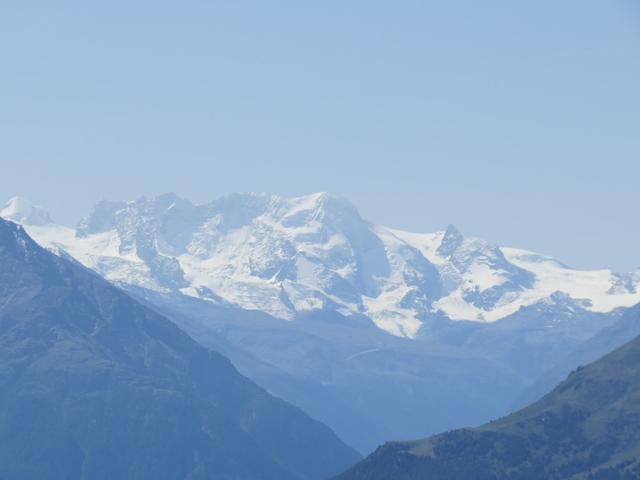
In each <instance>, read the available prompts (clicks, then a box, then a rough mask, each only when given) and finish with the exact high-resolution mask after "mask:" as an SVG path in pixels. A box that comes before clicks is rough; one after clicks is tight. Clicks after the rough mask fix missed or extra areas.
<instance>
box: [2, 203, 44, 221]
mask: <svg viewBox="0 0 640 480" xmlns="http://www.w3.org/2000/svg"><path fill="white" fill-rule="evenodd" d="M0 217H2V218H5V219H7V220H11V221H13V222H16V223H21V224H24V225H48V224H51V223H53V222H52V220H51V216H50V215H49V213H48V212H47V211H45V210H44V209H43V208H42V207H39V206H37V205H33V204H32V203H30V202H29V201H28V200H27V199H25V198H22V197H13V198H11V199H10V200H9V201H8V202H7V203H6V205H5V206H4V207H3V208H2V210H0Z"/></svg>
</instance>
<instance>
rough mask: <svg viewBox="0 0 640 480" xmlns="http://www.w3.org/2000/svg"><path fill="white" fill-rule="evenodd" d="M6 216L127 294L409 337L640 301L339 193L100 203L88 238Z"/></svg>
mask: <svg viewBox="0 0 640 480" xmlns="http://www.w3.org/2000/svg"><path fill="white" fill-rule="evenodd" d="M0 216H2V217H4V218H7V219H10V220H14V221H16V222H18V223H21V224H23V225H24V226H25V227H26V229H27V230H28V232H29V234H30V235H32V236H33V237H34V238H35V239H36V240H37V241H39V242H40V243H41V244H43V245H45V246H47V247H49V248H51V249H53V250H62V251H64V252H66V253H68V254H70V255H71V256H73V257H75V258H76V259H77V260H78V261H80V262H81V263H83V264H85V265H86V266H88V267H90V268H92V269H94V270H96V271H97V272H99V273H100V274H101V275H103V276H104V277H106V278H107V279H109V280H111V281H113V282H115V283H117V284H121V285H129V286H136V287H142V288H145V289H149V290H154V291H157V292H165V293H167V292H181V293H182V294H185V295H188V296H192V297H197V298H200V299H203V300H207V301H209V302H214V303H218V304H231V305H236V306H239V307H241V308H243V309H246V310H260V311H263V312H266V313H268V314H270V315H272V316H274V317H276V318H280V319H285V320H293V319H295V318H296V317H298V316H300V315H304V314H307V313H310V312H319V311H320V312H321V311H331V312H337V313H339V314H341V315H343V316H347V317H348V316H357V317H359V316H365V317H367V318H369V319H370V320H371V321H372V322H373V323H375V325H376V326H378V327H379V328H380V329H382V330H384V331H386V332H389V333H391V334H393V335H397V336H402V337H409V338H414V337H416V336H417V334H418V331H419V330H420V328H421V326H422V325H423V322H424V321H425V320H427V319H429V318H430V317H433V316H437V315H442V314H444V315H446V316H447V317H449V318H450V319H453V320H472V321H483V322H493V321H496V320H499V319H501V318H504V317H507V316H509V315H511V314H513V313H514V312H516V311H518V310H519V309H520V308H521V307H526V306H530V305H535V304H538V303H540V302H541V301H542V302H544V301H545V300H547V299H549V301H552V300H551V299H553V298H554V295H557V294H563V295H564V296H566V297H567V298H568V299H569V300H570V301H573V302H575V305H576V306H579V307H581V308H585V309H586V310H590V311H594V312H608V311H611V310H613V309H615V308H617V307H628V306H631V305H633V304H635V303H638V302H640V274H638V272H636V273H633V274H629V275H620V274H617V273H614V272H612V271H610V270H594V271H581V270H575V269H571V268H569V267H567V266H565V265H563V264H562V263H560V262H558V261H556V260H554V259H552V258H550V257H547V256H544V255H540V254H536V253H533V252H529V251H525V250H518V249H513V248H501V247H498V246H495V245H491V244H489V243H488V242H485V241H484V240H481V239H478V238H469V237H464V236H463V235H462V234H461V233H460V232H458V231H457V230H456V229H455V228H454V227H453V226H449V227H448V228H447V229H446V231H443V232H436V233H430V234H416V233H409V232H404V231H399V230H393V229H389V228H385V227H381V226H377V225H372V224H371V223H369V222H367V221H365V220H364V219H362V218H361V216H360V215H359V213H358V211H357V209H356V208H355V207H354V206H353V205H352V204H351V203H349V202H348V201H347V200H345V199H343V198H340V197H336V196H333V195H329V194H326V193H319V194H314V195H309V196H303V197H296V198H282V197H278V196H270V195H263V194H235V195H230V196H227V197H223V198H220V199H218V200H215V201H213V202H211V203H207V204H202V205H195V204H193V203H191V202H189V201H188V200H185V199H182V198H180V197H178V196H176V195H174V194H166V195H161V196H159V197H156V198H140V199H138V200H136V201H131V202H100V203H98V204H97V205H95V207H94V208H93V210H92V212H91V214H90V215H89V216H88V217H87V218H86V219H84V220H83V221H82V222H81V223H80V225H79V226H78V228H77V229H72V228H69V227H65V226H61V225H57V224H55V223H53V222H52V221H51V219H50V217H49V215H48V214H47V213H46V212H44V211H43V210H42V209H41V208H39V207H34V206H32V205H30V204H29V203H28V202H27V201H25V200H23V199H19V198H14V199H12V200H10V202H9V203H8V204H7V206H6V207H5V208H4V209H3V210H2V211H1V212H0Z"/></svg>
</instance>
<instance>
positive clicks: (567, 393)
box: [336, 307, 640, 480]
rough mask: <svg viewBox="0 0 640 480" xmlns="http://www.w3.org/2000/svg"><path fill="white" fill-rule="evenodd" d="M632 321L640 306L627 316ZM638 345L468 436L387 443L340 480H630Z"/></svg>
mask: <svg viewBox="0 0 640 480" xmlns="http://www.w3.org/2000/svg"><path fill="white" fill-rule="evenodd" d="M632 312H633V315H634V316H635V318H636V321H640V307H636V308H635V309H633V311H632ZM639 476H640V338H636V339H635V340H632V341H631V342H629V343H627V344H626V345H624V346H623V347H621V348H619V349H618V350H615V351H614V352H612V353H610V354H608V355H606V356H605V357H604V358H602V359H601V360H599V361H597V362H595V363H592V364H590V365H588V366H587V367H584V368H579V369H578V370H576V371H574V372H572V373H571V374H570V375H569V377H568V378H567V379H566V380H565V381H564V382H562V383H561V384H560V385H559V386H558V387H556V388H555V389H554V390H553V391H552V392H551V393H549V394H548V395H546V396H545V397H543V398H542V399H541V400H540V401H538V402H536V403H534V404H533V405H531V406H530V407H527V408H525V409H523V410H521V411H519V412H516V413H514V414H512V415H509V416H507V417H505V418H502V419H500V420H497V421H495V422H492V423H489V424H487V425H485V426H483V427H479V428H475V429H463V430H456V431H451V432H448V433H444V434H441V435H436V436H434V437H432V438H430V439H427V440H420V441H415V442H405V443H391V444H387V445H384V446H383V447H380V448H379V449H378V450H377V451H376V452H375V453H374V454H372V455H371V456H370V457H368V458H367V459H365V460H364V461H363V462H361V463H360V464H358V465H356V466H355V467H353V468H352V469H350V470H349V471H348V472H346V473H344V474H342V475H339V476H338V477H336V478H337V479H340V480H359V479H363V480H364V479H366V480H376V479H381V480H382V479H388V478H394V479H397V480H405V479H406V480H409V479H418V478H419V479H425V480H426V479H429V480H438V479H442V480H445V479H446V480H456V479H460V480H462V479H464V480H489V479H491V480H499V479H509V480H520V479H522V480H524V479H538V478H545V479H550V480H553V479H558V480H559V479H607V480H609V479H611V480H615V479H635V478H638V477H639Z"/></svg>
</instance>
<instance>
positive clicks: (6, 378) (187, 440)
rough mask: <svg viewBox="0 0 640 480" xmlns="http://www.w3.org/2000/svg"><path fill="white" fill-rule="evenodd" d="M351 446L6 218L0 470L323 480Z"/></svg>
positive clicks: (12, 475) (16, 474)
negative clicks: (39, 242)
mask: <svg viewBox="0 0 640 480" xmlns="http://www.w3.org/2000/svg"><path fill="white" fill-rule="evenodd" d="M357 458H358V456H357V454H356V453H355V451H353V450H352V449H351V448H349V447H347V446H346V445H344V444H343V443H342V442H341V441H340V440H339V439H338V438H337V437H336V436H335V435H334V434H333V432H332V431H331V430H330V429H328V428H327V427H325V426H324V425H322V424H321V423H319V422H316V421H314V420H312V419H311V418H309V417H307V416H306V415H305V414H304V413H303V412H301V411H300V410H298V409H296V408H295V407H292V406H290V405H289V404H287V403H285V402H283V401H280V400H278V399H275V398H273V397H271V396H270V395H269V394H267V393H266V392H265V391H264V390H262V389H261V388H259V387H258V386H256V385H255V384H254V383H253V382H251V381H250V380H248V379H247V378H245V377H243V376H241V375H240V374H239V373H238V372H237V371H236V370H235V368H234V367H233V366H232V365H231V363H230V362H229V361H228V360H227V359H225V358H224V357H222V356H221V355H219V354H216V353H213V352H211V351H209V350H207V349H205V348H203V347H201V346H200V345H198V344H197V343H196V342H195V341H193V340H192V339H191V338H190V337H189V336H187V335H186V334H185V333H183V332H182V331H181V330H179V329H178V328H177V327H176V326H175V325H174V324H173V323H171V322H170V321H168V320H166V319H165V318H163V317H161V316H159V315H158V314H156V313H154V312H153V311H151V310H150V309H148V308H146V307H144V306H142V305H141V304H139V303H137V302H136V301H134V300H133V299H131V298H130V297H129V296H128V295H126V294H125V293H123V292H121V291H120V290H119V289H117V288H115V287H113V286H112V285H110V284H109V283H107V282H106V281H104V280H103V279H101V278H100V277H98V276H97V275H95V274H94V273H92V272H90V271H89V270H87V269H85V268H84V267H82V266H80V265H78V264H76V263H75V262H73V261H71V260H67V259H64V258H61V257H58V256H55V255H53V254H51V253H49V252H47V251H46V250H44V249H42V248H41V247H39V246H38V245H36V244H35V243H34V242H33V241H32V240H31V238H29V236H28V235H27V234H26V233H25V232H24V230H23V229H22V228H21V227H19V226H17V225H15V224H13V223H10V222H6V221H4V220H2V219H0V479H2V480H9V479H11V480H23V479H34V480H35V479H74V480H76V479H91V480H99V479H114V478H118V479H128V478H131V479H133V478H135V479H138V480H144V479H158V478H162V479H194V480H196V479H237V480H241V479H255V478H261V479H274V480H276V479H278V480H280V479H291V480H303V479H321V478H327V477H329V476H331V475H332V474H335V473H337V472H339V471H340V470H342V469H344V468H346V467H348V466H349V465H350V464H352V463H353V462H354V461H355V460H357Z"/></svg>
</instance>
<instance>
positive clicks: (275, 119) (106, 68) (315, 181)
mask: <svg viewBox="0 0 640 480" xmlns="http://www.w3.org/2000/svg"><path fill="white" fill-rule="evenodd" d="M0 62H1V63H0V195H3V196H4V197H9V196H12V195H15V194H21V195H24V196H27V197H28V198H30V199H32V200H33V201H35V202H36V203H40V204H43V205H45V206H47V208H48V209H49V210H50V211H51V212H52V213H53V215H54V216H55V217H56V218H57V219H59V220H61V221H63V222H67V223H73V222H75V221H76V220H77V219H78V218H79V217H81V216H82V215H84V214H85V213H86V212H87V211H88V210H89V208H90V205H91V204H92V203H93V202H94V201H96V200H99V199H103V198H108V199H131V198H135V197H138V196H139V195H142V194H147V195H149V194H151V195H153V194H158V193H162V192H166V191H175V192H177V193H179V194H182V195H184V196H186V197H188V198H191V199H192V200H194V201H206V200H209V199H212V198H215V197H218V196H220V195H223V194H225V193H230V192H234V191H264V192H270V193H279V194H283V195H295V194H304V193H310V192H314V191H320V190H323V191H324V190H326V191H330V192H334V193H338V194H342V195H345V196H346V197H348V198H350V199H351V200H352V201H353V202H354V203H356V204H357V205H358V207H359V208H360V211H361V212H362V214H363V216H365V217H366V218H368V219H370V220H372V221H375V222H378V223H382V224H386V225H389V226H394V227H399V228H405V229H409V230H416V231H431V230H436V229H441V228H444V227H445V226H446V224H447V223H454V224H456V225H457V226H458V227H459V228H460V229H461V230H462V231H463V232H464V233H467V234H473V235H478V236H482V237H485V238H487V239H489V240H491V241H494V242H497V243H500V244H506V245H513V246H520V247H525V248H530V249H534V250H538V251H542V252H544V253H549V254H552V255H554V256H556V257H558V258H560V259H562V260H564V261H565V262H567V263H569V264H572V265H574V266H578V267H594V266H611V267H614V268H616V269H619V270H629V269H631V268H633V267H636V266H639V265H640V220H639V218H640V214H639V212H638V207H639V206H640V200H639V195H638V194H639V190H640V188H639V186H640V2H638V1H637V0H536V1H526V2H525V1H514V0H503V1H492V0H488V1H483V2H480V1H477V0H466V1H456V0H453V1H449V0H447V1H426V0H423V1H409V0H406V1H402V0H400V1H390V0H387V1H375V0H366V1H359V0H353V1H351V0H340V1H322V2H302V1H276V0H274V1H269V2H266V1H242V0H233V1H184V2H165V1H158V0H154V1H119V0H115V1H113V0H112V1H109V2H86V1H83V2H80V1H78V2H65V1H56V2H51V1H40V2H35V1H28V0H21V1H17V2H2V6H0Z"/></svg>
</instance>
